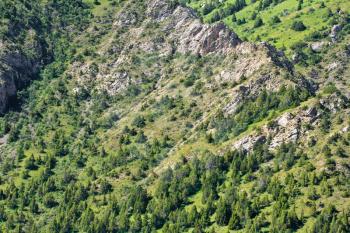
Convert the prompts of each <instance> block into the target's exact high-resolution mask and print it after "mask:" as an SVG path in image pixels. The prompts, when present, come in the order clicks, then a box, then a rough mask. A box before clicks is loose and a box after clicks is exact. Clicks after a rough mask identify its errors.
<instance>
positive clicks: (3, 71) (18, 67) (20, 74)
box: [0, 41, 41, 114]
mask: <svg viewBox="0 0 350 233" xmlns="http://www.w3.org/2000/svg"><path fill="white" fill-rule="evenodd" d="M38 54H40V48H38ZM38 57H40V56H38ZM40 67H41V60H40V59H29V58H28V57H27V56H26V55H25V54H23V53H22V52H21V51H19V50H17V49H16V46H15V45H9V44H5V43H3V42H1V41H0V114H2V113H4V112H5V111H6V109H7V108H8V107H9V101H10V100H11V99H13V98H15V97H16V95H17V91H18V90H19V89H21V88H23V87H24V86H26V85H27V84H28V83H29V82H30V81H31V80H32V79H34V78H35V77H36V76H37V74H38V72H39V70H40Z"/></svg>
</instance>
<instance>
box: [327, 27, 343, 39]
mask: <svg viewBox="0 0 350 233" xmlns="http://www.w3.org/2000/svg"><path fill="white" fill-rule="evenodd" d="M341 29H342V28H341V26H340V25H334V26H333V27H332V30H331V34H330V35H329V36H330V37H331V39H332V42H333V43H335V42H337V35H338V33H339V32H340V31H341Z"/></svg>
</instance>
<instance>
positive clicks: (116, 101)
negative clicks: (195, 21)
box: [0, 0, 350, 233]
mask: <svg viewBox="0 0 350 233" xmlns="http://www.w3.org/2000/svg"><path fill="white" fill-rule="evenodd" d="M167 3H168V4H170V5H169V8H166V10H165V11H170V9H175V8H176V6H177V5H178V4H179V3H180V4H182V5H186V4H187V5H188V6H191V7H193V8H194V9H195V10H196V11H197V12H198V13H199V14H200V15H201V16H202V17H203V18H204V21H206V22H210V23H214V22H216V21H218V20H223V21H224V22H226V23H227V24H228V25H229V26H230V27H231V28H233V29H234V30H235V31H237V33H239V35H240V36H241V37H247V38H249V39H251V40H255V39H256V37H258V36H259V37H261V38H262V39H267V38H273V40H271V41H273V43H274V44H275V45H277V46H279V47H282V46H286V47H288V49H291V50H293V51H294V52H297V53H298V54H299V55H300V56H301V57H302V58H303V59H301V61H300V62H298V63H297V65H298V68H300V67H301V68H303V69H305V72H303V73H307V72H308V71H311V69H315V72H318V73H320V74H319V77H318V78H317V79H316V78H315V79H314V80H309V79H306V78H305V77H304V76H303V75H302V74H300V73H298V71H297V70H294V69H287V68H285V67H286V66H287V65H285V64H284V63H283V64H281V63H282V62H280V63H279V62H278V61H277V58H274V57H270V56H275V55H276V54H274V53H273V51H270V50H269V51H267V50H268V49H267V48H266V47H264V48H260V47H259V46H256V48H254V49H255V50H252V51H254V54H253V55H252V54H243V53H242V54H239V53H237V54H239V56H242V57H241V58H238V57H237V56H238V55H237V54H236V53H234V54H227V55H226V54H225V56H224V55H222V54H215V53H212V54H208V55H199V54H191V53H188V54H181V53H179V52H178V51H176V49H175V46H176V43H175V41H171V42H170V43H169V44H171V46H174V48H171V49H170V50H169V51H168V50H165V51H166V52H164V53H163V50H162V49H163V47H162V46H163V43H164V44H165V42H166V41H168V40H171V39H169V38H167V35H166V33H167V32H164V28H165V27H163V26H164V24H162V23H164V22H155V21H150V22H148V21H147V20H145V19H146V17H149V16H148V14H149V13H148V11H147V6H148V5H149V4H150V2H149V1H148V0H84V1H83V0H81V1H80V0H47V1H36V2H35V1H25V0H4V1H1V2H0V16H1V18H0V36H1V38H0V40H1V41H5V42H7V43H8V42H9V41H12V42H13V43H14V45H16V46H15V47H16V49H18V50H20V51H23V53H25V54H26V56H27V57H29V58H33V59H35V58H36V57H37V56H39V54H37V52H38V50H36V49H33V47H31V46H29V45H28V44H26V43H25V42H26V41H27V39H28V37H30V35H32V34H31V33H32V32H33V31H35V33H36V36H34V37H39V38H36V39H33V41H38V43H39V42H40V46H42V47H43V50H42V51H45V55H44V56H43V58H42V59H43V64H42V68H41V69H40V72H39V73H38V75H37V77H34V80H33V81H32V82H31V83H28V84H27V85H24V86H23V88H22V91H21V92H19V94H18V99H19V102H18V106H17V108H12V109H10V111H8V112H7V113H5V114H4V115H3V116H1V117H0V232H33V233H35V232H67V233H68V232H91V233H92V232H117V233H119V232H120V233H122V232H135V233H136V232H145V233H148V232H149V233H151V232H152V233H153V232H166V233H168V232H169V233H172V232H174V233H177V232H196V233H199V232H237V233H239V232H248V233H250V232H251V233H253V232H273V233H275V232H276V233H277V232H301V233H303V232H305V233H306V232H311V233H329V232H332V233H346V232H350V223H349V220H350V179H349V174H350V172H349V171H350V168H349V161H350V160H349V154H350V131H349V129H347V128H346V127H349V124H350V121H349V107H350V106H349V102H348V99H347V98H346V96H345V95H346V93H348V92H346V91H344V89H345V90H347V89H348V87H349V85H348V80H347V78H348V76H347V75H348V74H349V73H348V70H349V69H348V68H347V67H348V65H349V62H348V61H347V60H346V59H347V58H348V57H347V55H346V54H347V53H348V52H349V51H350V48H348V47H346V46H348V41H349V37H348V35H347V34H348V31H349V28H346V26H344V24H345V22H348V21H347V20H348V18H347V17H348V16H347V12H344V13H343V14H338V16H337V14H335V11H336V9H335V8H336V7H340V8H341V9H345V10H347V9H348V8H347V7H348V6H349V4H348V2H347V1H340V0H334V1H324V3H323V1H322V2H321V1H319V0H314V1H307V0H304V1H295V0H293V1H291V0H284V1H279V0H271V1H270V0H263V1H258V0H257V1H253V0H251V1H244V0H233V1H231V0H227V1H213V0H210V1H207V0H206V1H202V0H200V1H199V0H191V1H190V0H179V1H172V0H171V1H167ZM203 4H204V5H203ZM286 9H287V11H286ZM311 9H314V10H311ZM329 10H330V11H331V12H332V14H333V15H332V16H329V17H327V18H325V21H322V22H316V19H319V18H320V16H324V14H325V13H327V12H328V13H329ZM120 21H122V22H120ZM165 21H166V20H165ZM335 23H340V24H341V25H342V26H344V29H343V31H342V32H341V33H340V36H339V43H338V44H334V45H333V47H331V46H330V48H327V49H325V50H324V51H322V52H320V53H316V52H313V51H311V49H310V47H309V46H308V44H307V42H305V41H303V40H304V38H305V37H307V38H308V41H320V40H322V39H324V38H325V37H326V36H325V35H324V34H323V32H324V31H327V30H328V29H326V28H324V27H325V26H326V25H327V26H330V25H333V24H335ZM145 24H147V25H146V26H145ZM236 29H237V30H236ZM292 31H293V32H292ZM293 33H294V34H293ZM289 37H290V38H289ZM130 41H131V42H132V43H131V44H130V43H128V42H130ZM169 44H165V45H169ZM0 45H1V44H0ZM344 46H345V47H344ZM164 47H167V46H164ZM0 49H1V48H0ZM260 49H261V50H260ZM264 49H265V50H264ZM348 50H349V51H348ZM249 51H250V50H249ZM266 53H271V54H268V55H266ZM261 54H264V55H261ZM337 54H340V55H339V56H338V55H337ZM344 54H345V55H344ZM349 54H350V53H349ZM276 56H277V55H276ZM337 56H338V57H337ZM281 57H282V56H281ZM344 57H345V58H344ZM260 58H261V60H260ZM321 58H325V60H326V61H330V62H329V63H327V65H329V64H332V63H334V62H336V61H338V60H340V58H344V60H345V62H344V63H342V64H341V65H338V67H339V66H341V67H342V68H343V67H345V68H344V70H341V71H337V70H335V71H334V70H332V69H327V70H325V69H323V68H322V67H321V68H320V67H319V66H317V65H316V64H318V62H321V60H322V59H321ZM264 59H265V60H266V61H265V60H264ZM281 59H284V57H282V58H281ZM260 62H262V65H261V66H259V63H260ZM331 62H332V63H331ZM241 63H244V64H243V65H242V64H241ZM286 64H287V62H286ZM299 66H300V67H299ZM242 67H243V68H242ZM113 69H114V70H113ZM251 69H252V70H253V72H250V70H251ZM309 69H310V70H309ZM334 69H336V68H334ZM231 70H233V71H234V74H230V75H229V76H230V78H231V76H234V75H236V73H237V74H241V73H243V74H242V75H241V77H240V78H232V79H227V80H226V79H225V77H224V76H225V72H227V71H231ZM241 71H242V72H241ZM323 74H327V75H329V76H330V77H331V75H333V76H332V78H328V76H327V77H323V76H322V75H323ZM309 76H311V75H309ZM330 80H331V81H330ZM317 88H318V89H317ZM316 89H317V90H316ZM315 92H316V93H315ZM237 93H239V94H240V95H239V96H238V97H237V96H235V94H237ZM343 94H344V95H343ZM232 103H236V105H232ZM227 106H231V107H232V106H234V108H233V109H234V110H232V111H231V112H230V111H228V110H227ZM286 114H288V117H287V118H282V120H281V116H286ZM285 119H287V120H285ZM294 122H297V123H295V125H292V126H290V125H288V124H289V123H294ZM249 136H251V138H253V140H254V137H255V136H261V137H259V140H256V141H254V143H252V144H253V145H252V146H251V147H250V148H248V149H247V148H245V147H243V146H241V147H239V148H235V146H234V145H235V143H236V142H238V141H239V140H241V139H245V137H248V138H249ZM243 142H244V143H245V145H246V144H249V142H250V141H249V140H247V141H244V140H243ZM247 142H248V143H247ZM272 145H274V146H272Z"/></svg>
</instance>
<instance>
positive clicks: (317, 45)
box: [310, 41, 326, 53]
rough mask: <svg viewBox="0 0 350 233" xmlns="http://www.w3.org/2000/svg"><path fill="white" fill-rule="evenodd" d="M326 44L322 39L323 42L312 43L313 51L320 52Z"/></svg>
mask: <svg viewBox="0 0 350 233" xmlns="http://www.w3.org/2000/svg"><path fill="white" fill-rule="evenodd" d="M325 45H326V42H324V41H321V42H315V43H312V44H311V45H310V48H311V49H312V51H314V52H316V53H319V52H321V51H322V50H323V48H324V46H325Z"/></svg>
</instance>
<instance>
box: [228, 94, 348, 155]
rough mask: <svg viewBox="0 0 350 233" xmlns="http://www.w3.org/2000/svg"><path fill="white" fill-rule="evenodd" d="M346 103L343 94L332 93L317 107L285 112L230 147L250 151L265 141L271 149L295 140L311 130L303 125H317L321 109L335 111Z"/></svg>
mask: <svg viewBox="0 0 350 233" xmlns="http://www.w3.org/2000/svg"><path fill="white" fill-rule="evenodd" d="M347 103H348V100H347V99H346V97H344V96H343V95H340V94H332V95H329V96H326V97H324V98H322V99H320V100H319V102H318V103H317V104H315V106H316V105H319V109H317V108H316V107H315V106H311V107H309V108H307V109H298V110H297V111H295V112H293V113H291V112H286V113H284V114H282V115H281V116H279V117H278V118H276V119H275V120H273V121H272V122H270V123H269V124H268V125H265V126H263V127H262V128H261V129H260V130H259V132H254V133H252V134H250V135H247V136H245V137H243V138H241V139H239V140H238V141H236V142H234V143H233V144H232V148H233V149H238V150H244V151H250V150H252V149H253V147H254V145H255V144H256V143H258V142H261V141H264V142H265V141H267V142H268V146H269V149H271V150H273V149H275V148H277V147H279V146H280V145H282V144H283V143H288V142H297V141H299V140H301V139H302V138H305V137H307V135H308V132H309V131H310V130H311V129H310V127H305V126H306V125H309V126H313V127H314V128H317V127H318V125H319V123H320V117H321V116H322V114H323V113H322V111H331V112H332V113H336V112H337V111H338V110H340V109H344V108H347V107H349V105H348V104H347ZM348 128H349V126H345V127H344V128H343V129H342V132H347V131H348V130H349V129H348ZM267 138H268V139H269V140H267Z"/></svg>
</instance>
